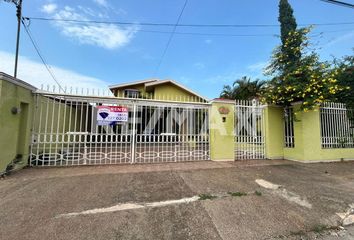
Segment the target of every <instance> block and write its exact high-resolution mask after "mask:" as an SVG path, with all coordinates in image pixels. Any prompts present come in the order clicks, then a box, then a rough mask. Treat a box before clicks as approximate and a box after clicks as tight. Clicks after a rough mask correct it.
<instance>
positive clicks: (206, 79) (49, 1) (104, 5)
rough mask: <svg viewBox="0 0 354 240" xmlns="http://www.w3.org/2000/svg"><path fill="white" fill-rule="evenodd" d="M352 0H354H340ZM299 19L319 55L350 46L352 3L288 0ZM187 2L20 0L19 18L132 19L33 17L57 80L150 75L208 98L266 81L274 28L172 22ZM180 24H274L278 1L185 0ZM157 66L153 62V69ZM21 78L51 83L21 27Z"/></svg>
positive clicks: (11, 32) (1, 50)
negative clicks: (248, 81)
mask: <svg viewBox="0 0 354 240" xmlns="http://www.w3.org/2000/svg"><path fill="white" fill-rule="evenodd" d="M346 1H347V2H350V3H354V1H353V0H346ZM289 2H290V3H291V5H292V7H293V9H294V14H295V17H296V19H297V22H298V24H323V23H351V24H342V25H331V26H317V27H315V28H314V30H313V32H312V33H311V36H312V42H313V44H314V46H315V47H316V48H317V49H318V50H317V51H318V53H319V54H320V57H321V59H322V60H330V59H332V57H333V56H334V57H342V56H344V55H348V54H352V53H353V50H352V49H353V48H354V9H351V8H346V7H342V6H336V5H332V4H329V3H326V2H323V1H320V0H289ZM184 3H185V0H169V1H166V0H149V1H143V0H140V1H138V0H118V1H113V0H76V1H75V0H70V1H69V0H60V1H59V0H23V16H24V17H30V18H36V17H43V18H54V19H74V20H95V21H101V22H102V21H104V22H114V21H115V22H130V23H134V24H130V25H117V24H82V23H73V22H59V21H43V20H35V19H32V20H30V22H27V24H29V27H28V28H29V30H30V32H31V34H32V36H33V38H34V40H35V42H36V43H37V46H38V48H39V49H40V52H41V54H42V56H43V57H44V59H45V61H46V62H47V63H48V65H49V67H50V69H51V71H52V72H53V73H54V75H55V77H56V79H57V80H58V81H59V83H60V84H61V85H62V86H63V87H64V86H66V87H74V88H76V87H82V88H84V89H86V88H90V89H91V88H95V89H98V88H100V89H106V88H107V86H108V85H112V84H118V83H125V82H130V81H137V80H143V79H149V78H159V79H173V80H175V81H177V82H179V83H181V84H183V85H185V86H187V87H188V88H190V89H192V90H194V91H196V92H198V93H200V94H201V95H203V96H205V97H207V98H210V99H212V98H215V97H218V96H219V94H220V92H221V89H222V87H223V85H225V84H232V83H233V82H234V80H236V79H238V78H241V77H242V76H245V75H246V76H249V77H251V78H260V79H267V78H269V76H264V75H263V69H264V67H265V66H266V65H267V62H268V61H269V59H270V56H271V53H272V50H273V49H274V48H275V47H276V46H277V45H278V44H279V43H280V39H279V37H278V36H279V32H280V29H279V27H278V26H273V27H242V28H241V27H238V28H230V27H224V28H213V27H184V26H179V27H177V28H176V33H175V34H174V35H173V37H172V40H171V42H170V45H169V47H168V49H167V51H166V53H165V55H164V57H162V56H163V52H164V49H165V47H166V44H167V42H168V40H169V37H170V35H171V32H172V31H173V26H145V25H141V24H139V23H147V22H149V23H170V24H175V23H176V21H177V19H178V16H179V14H180V13H181V9H182V7H183V5H184ZM15 13H16V12H15V6H14V5H13V4H12V3H6V2H4V1H1V0H0V29H1V37H0V71H1V72H6V73H8V74H11V75H12V74H13V67H14V53H15V41H16V28H17V21H16V15H15ZM180 24H270V25H277V24H279V23H278V0H266V1H265V0H237V1H235V0H224V1H216V0H188V2H187V5H186V7H185V9H184V11H183V14H182V16H181V18H180ZM158 66H159V67H158ZM18 77H19V78H20V79H22V80H24V81H27V82H29V83H31V84H32V85H34V86H36V87H40V86H41V85H42V84H44V85H45V86H46V85H55V82H54V80H53V79H52V78H51V76H50V74H49V73H48V71H47V70H46V68H45V66H44V65H43V64H42V62H41V60H40V58H39V57H38V55H37V53H36V51H35V49H34V47H33V45H32V43H31V41H30V39H29V37H28V36H27V34H26V32H25V31H24V29H23V28H22V31H21V42H20V58H19V70H18Z"/></svg>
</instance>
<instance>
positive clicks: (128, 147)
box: [31, 92, 210, 166]
mask: <svg viewBox="0 0 354 240" xmlns="http://www.w3.org/2000/svg"><path fill="white" fill-rule="evenodd" d="M35 105H36V107H35V109H34V119H33V123H34V125H33V130H32V141H31V165H38V166H65V165H95V164H121V163H155V162H156V163H159V162H178V161H195V160H209V159H210V157H209V104H207V103H188V102H187V103H185V102H168V101H154V100H141V99H124V98H117V97H95V96H83V95H80V96H79V95H73V94H64V93H61V94H59V93H57V94H54V93H49V92H40V93H38V94H37V96H36V104H35ZM104 106H107V107H108V106H109V107H121V108H125V109H128V115H127V117H128V120H127V122H122V123H119V122H116V123H114V124H109V125H100V124H98V120H97V119H98V118H97V116H98V114H99V112H98V111H99V109H100V107H104Z"/></svg>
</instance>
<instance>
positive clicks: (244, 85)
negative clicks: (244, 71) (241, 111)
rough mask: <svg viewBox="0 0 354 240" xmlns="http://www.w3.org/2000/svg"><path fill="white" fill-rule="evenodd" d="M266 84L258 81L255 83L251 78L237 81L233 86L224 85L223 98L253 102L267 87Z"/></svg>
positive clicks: (221, 95)
mask: <svg viewBox="0 0 354 240" xmlns="http://www.w3.org/2000/svg"><path fill="white" fill-rule="evenodd" d="M265 84H266V82H265V81H262V80H259V79H256V80H254V81H252V80H251V78H249V77H246V76H244V77H242V78H241V79H237V80H236V81H235V82H234V83H233V85H232V86H230V85H224V88H223V90H222V92H221V94H220V97H221V98H227V99H235V100H236V99H237V100H251V99H254V98H258V97H259V96H260V95H261V92H262V91H263V89H264V87H265Z"/></svg>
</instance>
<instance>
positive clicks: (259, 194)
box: [254, 190, 262, 196]
mask: <svg viewBox="0 0 354 240" xmlns="http://www.w3.org/2000/svg"><path fill="white" fill-rule="evenodd" d="M254 194H256V195H257V196H262V192H260V191H257V190H256V191H254Z"/></svg>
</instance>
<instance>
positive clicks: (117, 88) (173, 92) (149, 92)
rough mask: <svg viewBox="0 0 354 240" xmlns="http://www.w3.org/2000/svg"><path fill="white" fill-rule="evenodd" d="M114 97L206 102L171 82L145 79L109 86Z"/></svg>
mask: <svg viewBox="0 0 354 240" xmlns="http://www.w3.org/2000/svg"><path fill="white" fill-rule="evenodd" d="M109 89H110V90H111V91H112V93H113V94H114V96H116V97H125V98H145V99H154V100H171V101H183V102H207V101H208V100H207V99H206V98H204V97H203V96H201V95H199V94H198V93H196V92H194V91H192V90H190V89H188V88H187V87H185V86H183V85H181V84H179V83H177V82H175V81H173V80H169V79H167V80H159V79H147V80H142V81H135V82H129V83H121V84H115V85H111V86H109Z"/></svg>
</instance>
